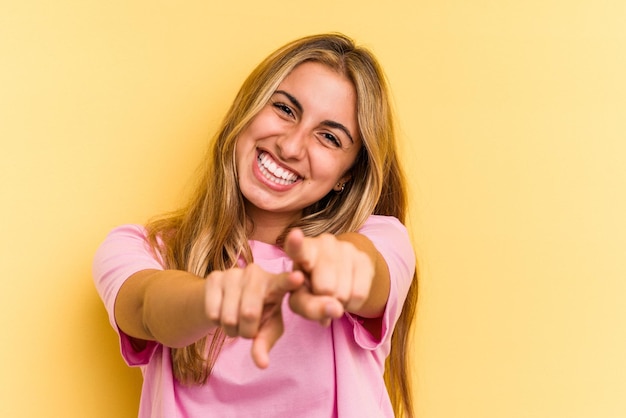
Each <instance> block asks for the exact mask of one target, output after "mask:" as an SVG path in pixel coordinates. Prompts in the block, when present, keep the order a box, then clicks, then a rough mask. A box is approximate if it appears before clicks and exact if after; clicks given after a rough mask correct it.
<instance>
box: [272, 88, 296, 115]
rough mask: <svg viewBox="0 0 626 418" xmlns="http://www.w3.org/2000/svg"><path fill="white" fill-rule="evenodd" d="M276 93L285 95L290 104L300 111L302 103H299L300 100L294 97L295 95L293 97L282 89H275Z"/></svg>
mask: <svg viewBox="0 0 626 418" xmlns="http://www.w3.org/2000/svg"><path fill="white" fill-rule="evenodd" d="M276 93H278V94H282V95H283V96H285V97H287V98H288V99H289V101H290V102H291V104H292V105H293V106H294V107H295V108H296V109H298V111H299V112H302V105H301V104H300V102H299V101H298V99H296V98H295V97H293V96H292V95H291V94H289V93H287V92H286V91H284V90H276Z"/></svg>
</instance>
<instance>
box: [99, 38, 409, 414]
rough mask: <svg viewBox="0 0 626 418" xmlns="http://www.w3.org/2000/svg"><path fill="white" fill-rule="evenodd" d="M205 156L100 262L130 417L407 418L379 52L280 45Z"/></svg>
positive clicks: (115, 238)
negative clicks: (131, 400)
mask: <svg viewBox="0 0 626 418" xmlns="http://www.w3.org/2000/svg"><path fill="white" fill-rule="evenodd" d="M205 162H206V165H205V167H203V174H202V176H200V181H199V183H198V186H197V188H196V192H195V194H194V195H193V196H192V198H191V199H190V201H189V203H188V204H187V205H186V206H185V207H184V208H183V209H181V210H180V211H178V212H177V213H174V214H170V215H167V216H165V217H162V218H160V219H159V220H156V221H153V222H151V223H150V224H148V225H147V226H139V225H125V226H121V227H118V228H116V229H115V230H113V231H112V232H111V233H110V234H109V235H108V237H107V238H106V239H105V241H104V243H103V244H102V245H101V247H100V248H99V250H98V252H97V254H96V257H95V261H94V279H95V282H96V287H97V289H98V291H99V294H100V296H101V297H102V299H103V301H104V304H105V307H106V309H107V311H108V313H109V318H110V321H111V324H112V325H113V327H114V329H115V330H116V331H117V333H118V334H119V338H120V345H121V351H122V355H123V357H124V360H125V361H126V362H127V363H128V364H129V365H130V366H139V367H141V369H142V372H143V375H144V384H143V389H142V396H141V403H140V413H139V415H140V416H141V417H167V418H171V417H199V416H202V417H341V418H345V417H359V418H362V417H392V416H398V417H400V416H406V417H412V416H413V411H412V401H411V389H410V385H409V376H407V374H408V369H407V338H408V333H409V328H410V325H411V321H412V319H413V316H414V313H415V303H416V297H417V282H416V273H415V271H416V269H415V257H414V253H413V249H412V247H411V244H410V240H409V238H408V234H407V231H406V229H405V227H404V226H403V222H404V218H405V213H406V190H405V184H404V178H403V175H402V171H401V169H400V166H399V163H398V155H397V150H396V144H395V136H394V127H393V116H392V111H391V108H390V103H389V95H388V91H387V86H386V82H385V79H384V76H383V72H382V70H381V68H380V66H379V64H378V63H377V61H376V59H375V58H374V56H373V55H372V54H371V53H370V52H368V50H366V49H364V48H361V47H358V46H356V45H355V44H354V43H353V41H352V40H351V39H349V38H348V37H346V36H343V35H341V34H324V35H316V36H309V37H305V38H302V39H299V40H296V41H293V42H291V43H289V44H287V45H285V46H284V47H282V48H280V49H278V50H277V51H275V52H274V53H273V54H271V55H270V56H269V57H267V58H266V59H265V60H264V61H263V62H262V63H261V64H260V65H259V66H258V67H257V68H256V69H255V70H254V71H253V72H252V74H250V76H249V77H248V78H247V80H246V81H245V82H244V84H243V86H242V87H241V89H240V91H239V93H238V95H237V97H236V98H235V100H234V102H233V104H232V106H231V108H230V110H229V111H228V113H227V115H226V117H225V119H224V121H223V123H222V126H221V128H220V130H219V131H218V133H217V135H216V137H215V138H214V141H213V142H212V145H211V148H210V150H209V153H208V155H207V158H206V159H205ZM385 383H386V384H385Z"/></svg>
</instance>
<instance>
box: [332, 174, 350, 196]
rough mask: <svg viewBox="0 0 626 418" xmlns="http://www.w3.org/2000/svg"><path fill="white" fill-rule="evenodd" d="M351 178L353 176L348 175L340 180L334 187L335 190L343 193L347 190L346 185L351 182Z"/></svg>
mask: <svg viewBox="0 0 626 418" xmlns="http://www.w3.org/2000/svg"><path fill="white" fill-rule="evenodd" d="M351 178H352V175H350V174H346V175H345V176H343V177H342V178H340V179H339V181H337V183H336V184H335V187H333V190H334V191H335V192H337V193H341V192H343V190H344V189H345V188H346V183H347V182H349V181H350V179H351Z"/></svg>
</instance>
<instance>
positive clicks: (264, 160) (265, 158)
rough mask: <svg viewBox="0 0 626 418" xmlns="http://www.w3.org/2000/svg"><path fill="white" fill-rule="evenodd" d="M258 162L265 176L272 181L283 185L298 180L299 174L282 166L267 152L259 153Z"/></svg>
mask: <svg viewBox="0 0 626 418" xmlns="http://www.w3.org/2000/svg"><path fill="white" fill-rule="evenodd" d="M257 164H258V165H259V170H260V171H261V173H262V174H263V176H264V177H265V178H266V179H268V180H269V181H271V182H274V183H276V184H281V185H289V184H293V183H295V182H296V181H297V180H298V178H299V177H298V175H297V174H295V173H294V172H292V171H289V170H287V169H285V168H283V167H280V166H279V165H278V164H276V162H274V160H273V159H272V157H270V155H269V154H268V153H267V152H261V153H259V156H258V157H257Z"/></svg>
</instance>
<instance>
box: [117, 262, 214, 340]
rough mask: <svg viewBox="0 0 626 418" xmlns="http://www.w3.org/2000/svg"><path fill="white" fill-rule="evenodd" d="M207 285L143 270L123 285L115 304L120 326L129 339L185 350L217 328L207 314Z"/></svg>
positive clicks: (182, 275)
mask: <svg viewBox="0 0 626 418" xmlns="http://www.w3.org/2000/svg"><path fill="white" fill-rule="evenodd" d="M204 289H205V281H204V279H202V278H200V277H197V276H195V275H193V274H190V273H187V272H184V271H178V270H163V271H161V270H143V271H140V272H137V273H135V274H133V275H132V276H131V277H129V278H128V279H127V280H126V282H125V283H124V284H123V285H122V287H121V289H120V291H119V293H118V296H117V299H116V302H115V319H116V321H117V325H118V326H119V327H120V329H121V330H122V331H124V332H125V333H126V334H127V335H129V336H131V337H134V338H137V339H140V340H154V341H158V342H159V343H161V344H163V345H166V346H169V347H184V346H187V345H189V344H191V343H193V342H195V341H197V340H199V339H200V338H202V337H204V336H205V335H207V334H208V333H209V332H210V331H211V329H212V328H213V327H214V325H213V324H212V323H211V322H210V321H209V319H208V318H207V316H206V312H205V305H204V297H205V296H204V295H205V291H204Z"/></svg>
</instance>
